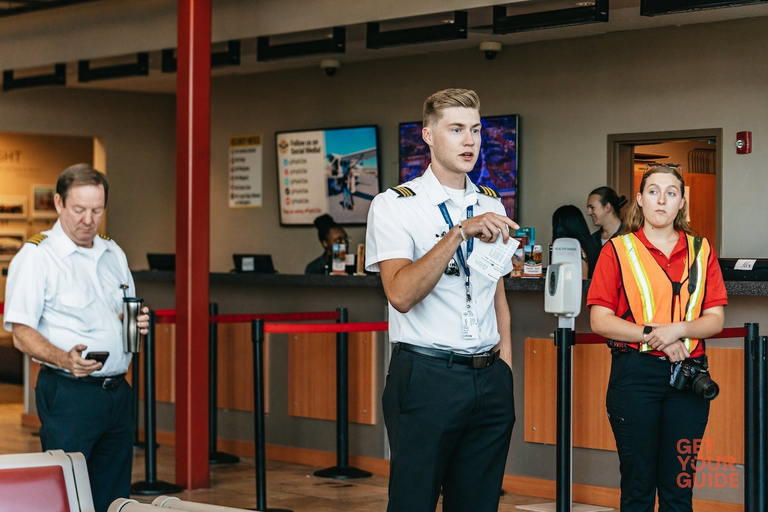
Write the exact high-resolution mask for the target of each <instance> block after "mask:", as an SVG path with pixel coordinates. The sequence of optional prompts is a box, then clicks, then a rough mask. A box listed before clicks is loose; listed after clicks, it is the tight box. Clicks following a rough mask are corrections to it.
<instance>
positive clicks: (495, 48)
mask: <svg viewBox="0 0 768 512" xmlns="http://www.w3.org/2000/svg"><path fill="white" fill-rule="evenodd" d="M480 51H481V52H483V53H484V54H485V58H486V59H488V60H493V59H495V58H496V55H498V54H499V52H500V51H501V43H498V42H496V41H483V42H482V43H480Z"/></svg>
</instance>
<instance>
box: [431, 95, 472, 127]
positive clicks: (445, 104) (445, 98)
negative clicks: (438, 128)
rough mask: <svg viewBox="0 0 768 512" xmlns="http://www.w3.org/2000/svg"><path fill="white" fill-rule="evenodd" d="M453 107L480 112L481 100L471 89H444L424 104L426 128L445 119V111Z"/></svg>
mask: <svg viewBox="0 0 768 512" xmlns="http://www.w3.org/2000/svg"><path fill="white" fill-rule="evenodd" d="M452 107H463V108H473V109H475V110H477V111H478V112H479V111H480V98H479V97H478V96H477V93H476V92H475V91H473V90H470V89H443V90H442V91H437V92H436V93H434V94H433V95H432V96H430V97H429V98H427V100H426V101H425V102H424V111H423V122H424V126H425V127H427V126H431V125H432V124H433V123H436V122H438V121H439V120H440V118H441V117H443V110H445V109H447V108H452Z"/></svg>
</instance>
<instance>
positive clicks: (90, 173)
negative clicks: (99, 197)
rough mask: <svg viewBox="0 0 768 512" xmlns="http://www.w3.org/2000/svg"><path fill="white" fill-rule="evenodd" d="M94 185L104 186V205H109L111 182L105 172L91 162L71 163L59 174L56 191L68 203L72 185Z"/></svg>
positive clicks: (62, 200) (63, 201)
mask: <svg viewBox="0 0 768 512" xmlns="http://www.w3.org/2000/svg"><path fill="white" fill-rule="evenodd" d="M83 185H94V186H96V187H98V186H99V185H101V186H102V187H104V206H105V207H106V206H107V198H108V197H109V184H108V183H107V177H106V176H104V173H102V172H100V171H97V170H96V169H94V168H93V167H92V166H91V165H90V164H75V165H70V166H69V167H67V168H66V169H64V172H62V173H61V175H60V176H59V180H58V181H57V182H56V193H57V194H59V195H60V196H61V202H62V203H64V204H66V203H67V194H68V193H69V190H70V189H71V188H72V187H80V186H83Z"/></svg>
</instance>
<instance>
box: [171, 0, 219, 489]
mask: <svg viewBox="0 0 768 512" xmlns="http://www.w3.org/2000/svg"><path fill="white" fill-rule="evenodd" d="M177 58H178V75H177V78H176V80H177V84H176V483H177V484H179V485H183V486H184V487H186V488H188V489H197V488H200V487H208V484H209V475H208V420H207V414H208V269H209V264H208V259H209V244H210V221H209V215H210V213H209V212H210V204H209V196H210V151H211V149H210V140H211V126H210V125H211V0H179V2H178V50H177Z"/></svg>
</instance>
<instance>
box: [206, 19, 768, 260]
mask: <svg viewBox="0 0 768 512" xmlns="http://www.w3.org/2000/svg"><path fill="white" fill-rule="evenodd" d="M766 43H768V18H760V19H752V20H746V21H737V22H725V23H719V24H707V25H693V26H684V27H679V28H674V29H656V30H646V31H636V32H629V33H616V34H608V35H603V36H597V37H588V38H581V39H573V40H566V41H551V42H544V43H535V44H527V45H519V46H512V47H507V48H505V49H504V51H502V52H501V53H500V55H499V56H498V57H497V59H496V60H495V61H486V60H484V59H482V57H481V56H480V55H478V53H479V52H477V51H476V50H466V51H457V52H446V53H435V54H431V55H427V56H419V57H411V58H398V59H386V60H378V61H370V62H364V63H359V64H353V65H345V66H344V67H342V68H341V69H340V71H339V73H338V75H337V76H336V77H334V78H333V79H328V78H326V77H325V76H323V75H322V73H321V72H320V71H319V70H317V69H300V70H292V71H283V72H276V73H268V74H258V75H251V76H230V77H224V78H218V79H215V80H214V82H213V88H212V97H213V100H212V103H213V105H212V152H211V185H212V186H211V190H212V197H211V217H212V224H211V225H212V237H211V245H212V247H213V249H212V252H211V265H212V268H213V269H214V270H227V269H228V268H229V266H231V262H230V261H229V257H230V254H231V253H232V252H233V251H235V250H248V251H251V250H252V251H257V252H271V253H273V254H275V255H276V256H277V258H276V260H277V266H278V269H279V270H280V271H281V272H300V271H301V270H302V269H303V266H304V264H305V263H306V262H307V261H309V260H310V259H311V258H312V257H314V256H315V255H316V254H319V252H320V249H319V244H318V243H317V241H316V238H315V236H314V230H313V229H311V228H306V229H304V228H291V229H282V230H279V228H278V205H277V185H276V181H275V180H276V173H277V171H276V168H275V152H274V142H273V141H274V132H275V131H279V130H290V129H301V128H313V127H321V126H322V127H332V126H347V125H352V124H362V123H376V124H378V125H379V126H380V137H381V150H382V153H381V157H380V162H381V166H382V176H383V178H382V180H383V184H384V186H385V187H389V186H393V185H396V184H397V183H396V181H397V149H398V147H397V144H398V138H397V137H398V132H397V128H398V123H400V122H403V121H412V120H416V119H419V118H420V112H421V104H422V102H423V100H424V98H425V97H426V96H427V95H428V94H429V93H431V92H433V91H435V90H437V89H439V88H443V87H449V86H463V87H471V88H474V89H476V90H477V91H478V93H479V94H480V98H481V101H482V112H483V114H485V115H494V114H508V113H517V114H520V116H521V129H520V146H519V147H520V181H521V198H520V205H521V209H520V218H519V219H517V220H518V221H520V222H521V223H523V224H525V225H529V226H535V227H536V228H537V235H538V238H539V239H540V240H541V241H542V242H543V243H545V244H546V243H548V242H549V237H550V233H549V232H550V227H549V226H550V222H551V220H550V219H551V214H552V211H554V210H555V209H556V208H557V207H558V206H560V205H562V204H567V203H573V204H576V205H579V206H581V205H583V204H585V203H586V197H587V194H588V193H589V191H590V190H592V189H593V188H595V187H597V186H600V185H603V184H605V182H606V172H607V170H606V161H607V157H606V155H607V140H606V137H607V135H608V134H614V133H630V132H650V131H668V130H684V129H700V128H713V127H717V128H723V133H724V138H725V144H724V147H725V150H724V155H723V191H722V200H723V205H724V206H723V231H724V232H723V237H722V240H723V245H722V251H721V252H722V254H723V255H724V256H730V257H737V256H747V255H751V256H753V257H755V256H760V257H766V256H768V245H766V244H765V242H764V240H765V239H766V237H767V236H768V225H766V224H765V223H755V222H753V221H751V219H753V218H754V217H755V216H757V217H759V218H762V217H764V216H765V213H766V208H765V201H764V194H763V192H762V191H763V190H764V189H766V187H768V172H765V171H766V169H765V157H766V144H764V143H761V141H764V140H765V139H763V138H762V137H763V136H765V135H766V134H768V116H766V96H765V91H766V90H768V66H765V62H766V58H768V55H766V49H765V48H766V47H767V46H768V45H766ZM746 47H749V48H751V50H750V51H749V52H745V51H744V48H746ZM739 130H751V131H752V132H753V140H754V144H753V145H754V149H753V153H752V154H751V155H736V154H735V150H734V148H733V145H732V144H731V142H732V141H734V140H735V135H736V132H737V131H739ZM248 133H261V134H262V135H263V136H264V141H265V142H264V144H265V146H264V207H263V208H262V209H261V210H229V209H228V208H227V202H226V190H227V140H228V137H229V136H232V135H239V134H248ZM744 224H747V225H749V226H750V229H749V230H748V231H747V230H741V229H739V226H741V225H744ZM350 231H351V232H352V237H353V238H354V240H355V241H362V238H363V232H362V230H361V229H357V230H354V229H353V230H350ZM234 233H237V235H236V236H235V234H234Z"/></svg>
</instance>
